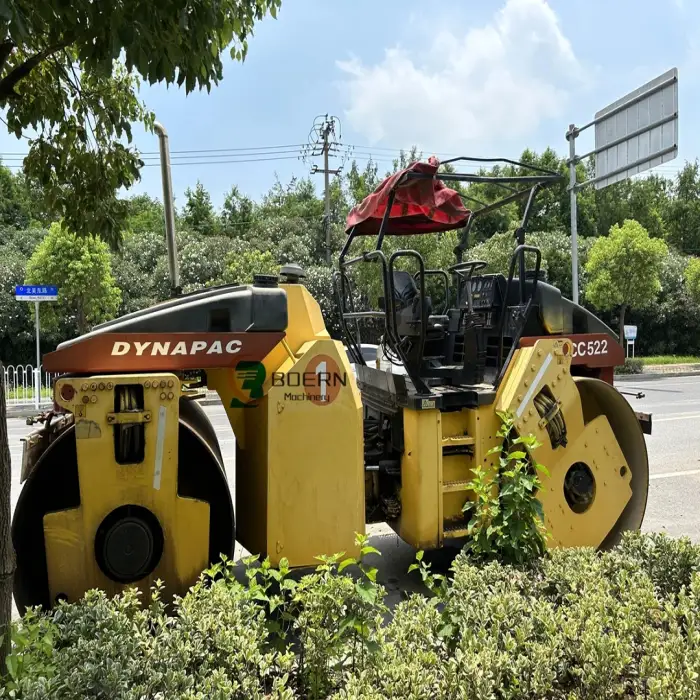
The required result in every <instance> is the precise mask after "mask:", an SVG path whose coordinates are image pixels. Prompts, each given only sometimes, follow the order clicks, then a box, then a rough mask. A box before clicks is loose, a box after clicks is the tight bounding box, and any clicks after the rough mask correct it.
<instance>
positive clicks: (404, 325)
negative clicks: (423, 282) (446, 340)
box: [393, 270, 449, 336]
mask: <svg viewBox="0 0 700 700" xmlns="http://www.w3.org/2000/svg"><path fill="white" fill-rule="evenodd" d="M393 277H394V301H395V302H397V304H396V306H397V309H396V312H397V313H396V316H397V319H396V320H397V323H398V326H399V335H401V336H403V335H418V334H419V333H420V320H421V312H420V302H419V298H420V294H419V293H418V286H417V285H416V281H415V279H414V278H413V275H411V273H410V272H406V271H405V270H394V273H393ZM432 310H433V304H432V300H431V298H430V297H428V296H426V297H425V312H426V315H427V317H428V328H427V334H428V335H430V334H432V333H435V332H438V333H442V332H444V329H445V324H447V323H448V321H449V319H448V317H447V316H433V315H432Z"/></svg>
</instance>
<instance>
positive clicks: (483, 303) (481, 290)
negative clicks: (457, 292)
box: [471, 275, 497, 310]
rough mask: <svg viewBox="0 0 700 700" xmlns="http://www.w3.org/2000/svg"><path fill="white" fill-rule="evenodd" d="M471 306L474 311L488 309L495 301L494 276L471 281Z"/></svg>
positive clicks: (475, 278) (485, 276)
mask: <svg viewBox="0 0 700 700" xmlns="http://www.w3.org/2000/svg"><path fill="white" fill-rule="evenodd" d="M471 288H472V306H473V307H474V309H475V310H476V309H490V308H491V307H493V306H494V304H495V301H496V298H495V297H496V288H497V287H496V276H495V275H494V276H491V275H484V276H481V277H473V278H472V279H471Z"/></svg>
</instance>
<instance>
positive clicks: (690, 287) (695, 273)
mask: <svg viewBox="0 0 700 700" xmlns="http://www.w3.org/2000/svg"><path fill="white" fill-rule="evenodd" d="M683 277H684V280H685V289H686V291H687V293H688V296H689V297H690V298H691V300H692V301H693V303H694V304H695V305H696V306H700V258H695V257H693V258H690V260H689V261H688V264H687V266H686V268H685V273H684V275H683Z"/></svg>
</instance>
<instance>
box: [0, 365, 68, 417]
mask: <svg viewBox="0 0 700 700" xmlns="http://www.w3.org/2000/svg"><path fill="white" fill-rule="evenodd" d="M39 375H40V377H39V378H37V373H36V369H35V367H34V365H4V366H3V368H2V376H1V377H0V380H2V381H3V382H4V384H5V398H6V401H7V404H8V405H9V406H31V405H34V406H36V407H37V408H38V407H39V406H40V405H42V404H48V403H51V396H52V386H53V380H54V379H55V378H56V376H57V375H56V374H52V373H50V372H44V371H43V369H40V370H39ZM38 379H39V382H40V391H39V392H37V389H36V387H37V380H38Z"/></svg>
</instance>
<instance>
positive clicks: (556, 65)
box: [0, 0, 700, 205]
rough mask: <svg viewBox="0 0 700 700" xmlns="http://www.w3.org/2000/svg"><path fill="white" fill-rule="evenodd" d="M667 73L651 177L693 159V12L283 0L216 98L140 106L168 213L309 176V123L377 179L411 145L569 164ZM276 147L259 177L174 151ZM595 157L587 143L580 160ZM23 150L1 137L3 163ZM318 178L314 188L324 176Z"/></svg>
mask: <svg viewBox="0 0 700 700" xmlns="http://www.w3.org/2000/svg"><path fill="white" fill-rule="evenodd" d="M674 66H675V67H677V68H678V70H679V101H680V107H679V113H680V136H679V144H680V154H679V158H678V159H677V160H676V161H675V162H674V163H673V164H671V163H669V164H667V165H665V166H662V167H661V169H660V172H665V173H669V174H670V173H672V172H673V170H674V168H675V167H678V166H679V165H681V164H682V162H683V160H684V159H686V158H687V159H694V158H696V157H697V156H698V155H700V134H699V133H698V130H697V129H693V128H692V126H690V125H693V124H697V123H698V122H699V117H700V114H699V113H698V112H699V111H700V81H699V80H698V77H697V76H698V75H699V74H700V2H697V0H585V1H584V0H548V1H545V0H462V1H461V2H456V1H454V0H453V2H449V3H448V2H441V3H437V2H434V3H426V2H424V1H422V2H421V1H418V0H400V1H399V0H382V1H381V2H378V1H377V0H374V1H373V2H370V0H353V1H352V2H351V1H350V0H335V1H333V2H329V1H328V0H283V3H282V10H281V12H280V13H279V14H278V18H277V20H272V19H268V20H265V21H264V22H263V23H262V24H260V25H258V27H257V29H256V33H255V36H254V37H252V38H251V41H250V51H249V55H248V58H247V60H246V61H245V63H244V64H236V63H233V62H231V61H227V63H226V65H225V69H224V80H223V81H222V82H221V84H220V85H219V87H218V88H215V89H214V90H212V92H211V94H209V95H207V93H206V92H203V93H194V94H191V95H190V96H188V97H185V95H184V92H183V91H180V90H177V88H175V87H171V88H170V89H166V88H165V87H164V86H153V87H150V86H144V87H143V88H142V91H141V92H142V97H143V99H144V101H145V102H146V104H147V106H148V107H149V108H150V109H151V110H152V111H154V112H155V114H156V118H157V119H158V120H160V121H161V122H163V124H164V125H165V126H166V128H167V129H168V132H169V134H170V147H171V150H172V152H173V160H174V162H175V161H177V162H178V164H177V165H174V166H173V184H174V190H175V196H176V203H177V204H182V200H183V193H184V190H185V189H186V187H188V186H193V185H194V184H195V183H196V182H197V180H200V181H201V182H202V183H203V184H204V185H205V186H206V187H207V189H208V190H209V191H210V193H211V194H212V198H213V200H214V202H215V203H216V204H217V205H218V204H220V203H221V202H222V201H223V197H224V194H225V193H226V191H228V189H229V188H230V187H231V185H233V184H236V185H238V187H239V188H240V189H241V191H243V192H244V193H246V194H248V195H249V196H252V197H255V198H257V197H259V196H260V195H261V194H262V193H263V192H265V191H266V190H267V189H269V187H270V186H271V185H272V184H273V183H274V180H275V177H276V176H278V177H279V178H280V179H281V180H282V181H283V182H284V181H287V180H289V179H290V178H291V177H292V176H293V175H297V176H304V175H306V174H308V173H309V170H310V163H304V162H302V161H301V160H299V159H298V158H297V155H298V144H302V143H304V142H305V141H306V140H307V138H308V134H309V130H310V128H311V126H312V123H313V121H314V118H315V117H316V116H317V115H319V114H325V113H329V114H332V115H336V116H338V117H339V118H340V120H341V124H342V139H341V142H342V144H344V145H345V146H351V145H352V146H355V150H354V152H353V154H352V155H351V157H353V155H354V157H356V158H357V159H358V161H360V162H362V163H364V162H365V161H366V159H367V157H368V154H369V153H374V154H375V155H376V156H378V159H379V164H380V167H384V166H388V165H389V162H390V160H391V157H392V155H394V154H395V151H393V150H391V149H398V148H408V147H410V146H411V145H412V144H417V145H418V146H419V147H421V148H422V149H423V150H424V153H425V155H428V154H429V153H438V154H442V153H444V154H470V155H479V156H493V155H499V156H509V157H517V156H518V155H519V153H520V152H521V151H522V149H523V148H525V147H528V146H529V147H531V148H535V149H536V150H542V149H543V148H545V147H546V146H548V145H551V146H553V147H555V148H556V149H557V150H559V151H560V152H562V153H563V152H564V150H565V149H566V148H567V144H566V141H565V138H564V134H565V132H566V129H567V126H568V124H569V123H570V122H576V123H578V124H582V123H584V122H587V121H588V120H590V119H591V118H592V116H593V114H594V113H595V112H596V111H597V110H599V109H601V108H602V107H604V106H605V105H607V104H608V103H610V102H612V101H614V100H616V99H617V98H619V97H621V96H622V95H623V94H625V93H627V92H629V91H630V90H632V89H634V88H636V87H638V85H640V84H642V83H645V82H647V81H648V80H650V79H651V78H653V77H655V76H657V75H658V74H660V73H662V72H664V71H666V70H668V69H669V68H671V67H674ZM687 125H688V126H687ZM686 126H687V128H686ZM591 131H592V130H591ZM590 137H592V133H591V134H590ZM135 141H136V145H137V147H138V148H139V149H140V150H141V151H143V152H144V153H147V152H155V151H156V150H157V147H158V142H157V137H156V136H155V135H153V134H147V133H146V132H144V130H143V129H140V128H139V129H136V130H135ZM278 145H285V146H286V145H289V146H290V148H289V149H285V150H288V151H289V152H286V153H273V154H272V155H271V156H270V157H275V158H279V157H281V156H284V158H285V159H280V160H265V161H258V162H253V163H242V162H236V163H223V162H220V163H217V164H211V163H208V164H201V163H202V161H211V160H220V161H226V160H239V161H240V160H243V155H242V153H243V151H230V152H229V153H228V155H225V156H224V157H213V156H212V155H210V154H205V153H202V154H191V155H193V156H195V157H193V158H190V159H189V160H187V159H184V158H182V155H180V156H179V158H178V157H176V156H177V155H178V154H176V153H175V152H176V151H184V150H206V149H254V148H258V147H270V146H278ZM590 146H591V144H590V143H588V142H587V139H586V138H582V139H581V145H580V148H581V150H587V147H590ZM23 149H25V150H26V146H25V145H24V143H23V142H22V141H16V140H15V139H14V137H12V136H9V135H7V134H6V133H3V134H2V135H1V136H0V150H1V151H2V153H8V152H17V151H22V150H23ZM263 150H266V149H263ZM250 152H251V153H254V154H256V155H254V156H251V157H252V158H256V159H258V158H263V157H265V156H263V155H261V151H260V150H254V151H252V150H251V151H250ZM234 154H235V158H234V157H233V156H234ZM148 162H150V163H153V165H156V164H157V161H155V160H151V161H148ZM316 162H317V163H318V164H319V165H320V161H316ZM339 162H340V161H339V159H338V160H336V161H335V163H334V167H337V165H338V164H339ZM198 163H199V164H198ZM314 177H315V178H316V179H317V180H318V186H319V187H320V186H321V185H322V176H320V175H316V176H314ZM133 191H134V192H138V193H140V192H146V193H148V194H151V195H153V196H158V197H160V195H161V184H160V174H159V170H158V168H157V167H146V168H144V169H143V171H142V180H141V182H140V183H138V184H137V185H136V187H135V188H134V189H133Z"/></svg>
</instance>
